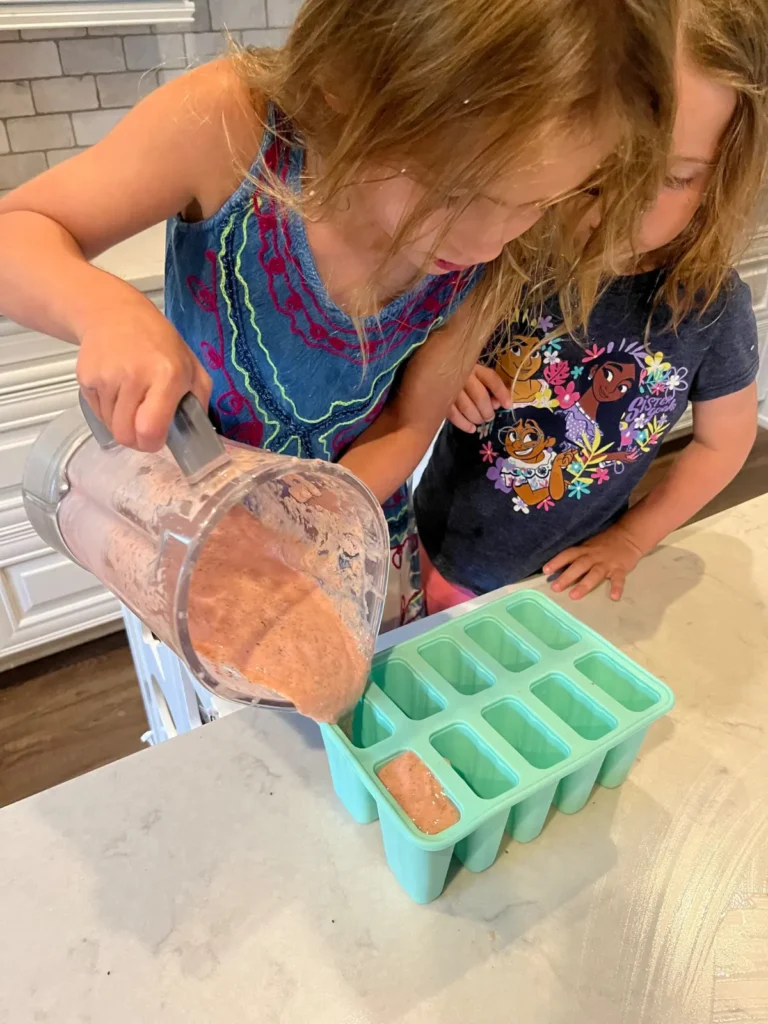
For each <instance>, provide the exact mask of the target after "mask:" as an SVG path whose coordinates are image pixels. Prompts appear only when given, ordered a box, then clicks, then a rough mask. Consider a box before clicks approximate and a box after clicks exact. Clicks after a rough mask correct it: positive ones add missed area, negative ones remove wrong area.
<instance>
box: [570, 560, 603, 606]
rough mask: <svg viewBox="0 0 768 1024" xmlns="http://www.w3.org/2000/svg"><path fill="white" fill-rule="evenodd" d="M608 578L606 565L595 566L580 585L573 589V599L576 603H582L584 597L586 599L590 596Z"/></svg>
mask: <svg viewBox="0 0 768 1024" xmlns="http://www.w3.org/2000/svg"><path fill="white" fill-rule="evenodd" d="M605 577H606V571H605V566H604V565H593V566H592V568H591V569H590V570H589V572H588V573H587V575H586V576H585V577H584V579H583V580H581V582H580V583H577V585H576V586H575V587H574V588H573V590H572V591H571V594H570V596H571V598H572V599H573V600H574V601H580V600H581V599H582V597H586V596H587V594H590V593H591V592H592V591H593V590H594V589H595V587H599V586H600V584H601V583H602V582H603V580H604V579H605Z"/></svg>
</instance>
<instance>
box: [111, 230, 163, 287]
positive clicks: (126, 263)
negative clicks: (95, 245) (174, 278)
mask: <svg viewBox="0 0 768 1024" xmlns="http://www.w3.org/2000/svg"><path fill="white" fill-rule="evenodd" d="M93 262H94V263H95V265H96V266H97V267H101V269H102V270H108V271H109V272H110V274H114V275H115V276H116V277H121V278H122V279H123V280H124V281H128V282H129V283H130V284H132V285H134V286H135V287H136V288H138V289H139V290H140V291H143V292H149V291H155V290H157V289H158V288H162V287H163V280H164V277H165V224H155V225H154V227H151V228H148V229H147V230H146V231H142V232H140V233H139V234H138V235H134V236H133V238H127V239H126V240H125V241H124V242H120V243H119V244H118V245H116V246H114V247H113V248H112V249H108V250H107V251H106V252H105V253H102V254H101V256H97V257H96V259H95V260H94V261H93Z"/></svg>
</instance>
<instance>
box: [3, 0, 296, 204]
mask: <svg viewBox="0 0 768 1024" xmlns="http://www.w3.org/2000/svg"><path fill="white" fill-rule="evenodd" d="M300 2H301V0H195V21H194V24H182V25H176V26H174V25H157V26H152V27H150V26H149V25H147V26H143V25H131V26H125V27H123V28H109V27H100V28H90V29H84V28H72V29H55V30H54V29H49V30H22V31H21V32H0V195H2V194H3V193H5V192H7V191H8V190H9V189H12V188H15V187H16V186H17V185H20V184H22V183H23V182H24V181H27V180H28V179H29V178H32V177H34V176H35V175H36V174H39V173H40V172H41V171H44V170H45V169H46V168H47V167H53V166H54V165H55V164H57V163H60V162H61V161H62V160H65V159H67V158H68V157H70V156H73V155H74V154H75V153H79V152H81V151H82V149H84V148H85V147H87V146H90V145H92V144H93V143H94V142H98V140H99V139H100V138H102V136H103V135H105V134H106V133H107V132H108V131H109V130H110V128H112V127H113V125H115V124H116V123H117V122H118V121H119V120H120V118H121V117H122V116H123V114H125V113H126V112H127V111H128V110H129V109H130V108H131V107H132V106H133V104H134V103H136V102H137V101H138V100H139V99H141V98H142V97H143V96H146V94H147V93H148V92H151V91H152V89H155V88H157V86H158V85H162V84H163V83H164V82H167V81H168V79H169V78H173V77H175V76H176V75H179V74H181V73H182V72H183V71H184V70H185V69H186V68H188V67H190V66H194V65H195V64H200V63H201V62H203V61H206V60H209V59H210V58H211V57H214V56H216V54H218V53H221V52H222V51H223V50H225V49H226V45H227V43H226V33H229V35H230V36H232V37H233V38H234V39H236V40H237V41H238V42H240V43H243V44H245V45H252V46H278V45H280V43H281V42H282V41H283V39H284V38H285V35H286V32H287V28H288V26H289V25H290V24H291V22H292V21H293V18H294V16H295V14H296V12H297V10H298V9H299V6H300Z"/></svg>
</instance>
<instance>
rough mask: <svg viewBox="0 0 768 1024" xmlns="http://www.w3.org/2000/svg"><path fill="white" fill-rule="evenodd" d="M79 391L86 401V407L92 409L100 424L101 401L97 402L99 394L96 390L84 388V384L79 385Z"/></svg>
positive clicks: (102, 418) (101, 417)
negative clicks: (88, 406)
mask: <svg viewBox="0 0 768 1024" xmlns="http://www.w3.org/2000/svg"><path fill="white" fill-rule="evenodd" d="M80 390H81V391H82V393H83V398H84V399H85V400H86V402H87V403H88V405H90V407H91V408H92V409H93V411H94V412H95V413H96V415H97V416H98V417H99V419H100V420H101V422H102V423H103V422H104V417H103V415H102V412H101V401H100V400H99V392H98V389H97V388H93V387H86V386H85V385H84V384H83V385H81V387H80Z"/></svg>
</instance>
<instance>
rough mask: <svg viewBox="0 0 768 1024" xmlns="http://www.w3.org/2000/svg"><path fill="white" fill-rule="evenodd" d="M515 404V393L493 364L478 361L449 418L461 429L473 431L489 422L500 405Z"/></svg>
mask: <svg viewBox="0 0 768 1024" xmlns="http://www.w3.org/2000/svg"><path fill="white" fill-rule="evenodd" d="M502 406H503V407H504V408H505V409H510V408H511V407H512V394H511V392H510V390H509V388H508V387H507V386H506V384H505V383H504V381H503V380H502V379H501V377H499V375H498V373H496V371H495V370H493V369H491V367H490V366H483V365H482V363H478V364H477V365H476V366H475V368H474V369H473V370H472V373H471V375H470V377H469V380H468V381H467V383H466V384H465V385H464V390H463V391H462V392H461V394H460V395H459V397H458V398H457V399H456V401H455V402H454V403H453V405H452V406H451V410H450V412H449V413H448V419H449V420H450V421H451V423H452V424H453V425H454V427H458V428H459V430H463V431H464V432H465V433H467V434H474V432H475V430H476V429H477V427H479V426H480V424H481V423H487V422H488V420H492V419H493V417H494V416H495V415H496V410H497V409H499V408H500V407H502Z"/></svg>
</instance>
